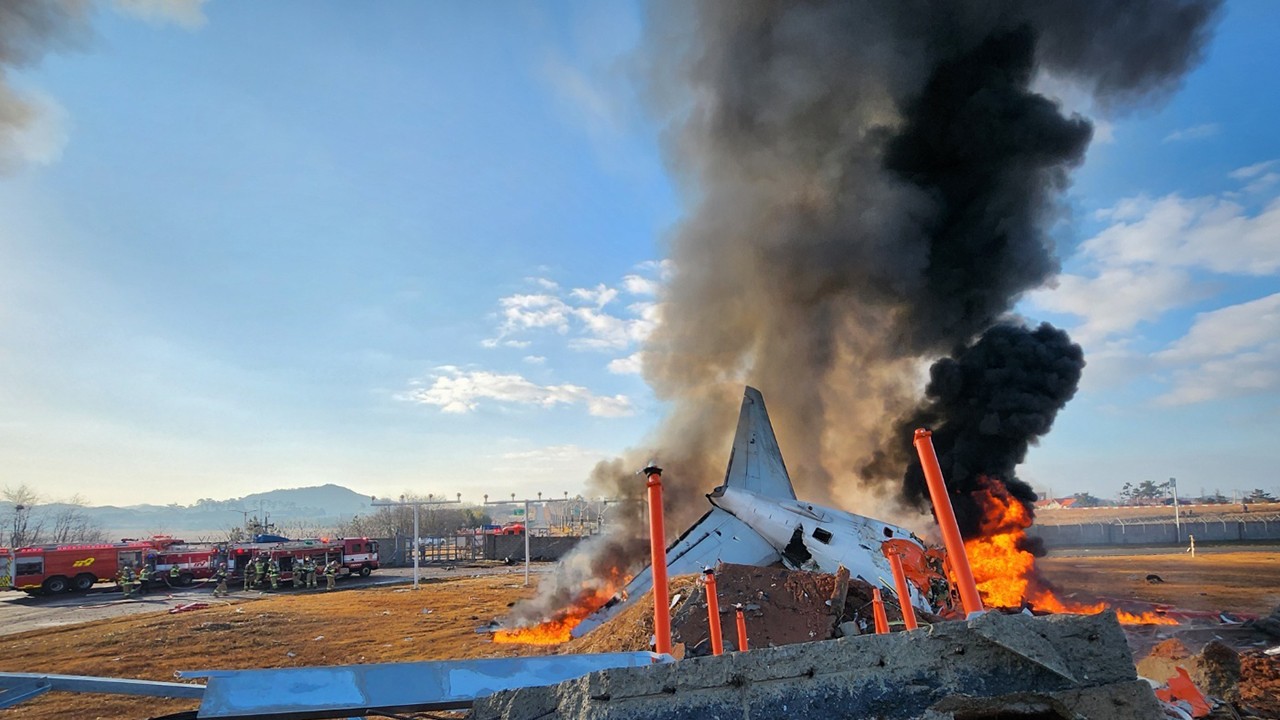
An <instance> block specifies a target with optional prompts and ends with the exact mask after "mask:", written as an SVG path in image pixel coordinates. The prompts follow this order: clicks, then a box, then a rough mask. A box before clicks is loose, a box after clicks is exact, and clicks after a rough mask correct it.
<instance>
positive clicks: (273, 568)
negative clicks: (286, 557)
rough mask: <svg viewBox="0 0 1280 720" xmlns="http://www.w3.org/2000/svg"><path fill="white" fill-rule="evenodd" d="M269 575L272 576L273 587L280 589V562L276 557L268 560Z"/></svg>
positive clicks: (273, 588)
mask: <svg viewBox="0 0 1280 720" xmlns="http://www.w3.org/2000/svg"><path fill="white" fill-rule="evenodd" d="M267 576H268V577H270V578H271V589H272V590H279V589H280V563H278V562H276V559H275V558H271V560H269V561H268V562H267Z"/></svg>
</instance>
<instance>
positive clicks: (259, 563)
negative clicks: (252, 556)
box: [253, 553, 267, 587]
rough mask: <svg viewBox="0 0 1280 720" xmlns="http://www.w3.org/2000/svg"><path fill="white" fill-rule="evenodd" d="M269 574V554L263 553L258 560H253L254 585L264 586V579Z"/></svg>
mask: <svg viewBox="0 0 1280 720" xmlns="http://www.w3.org/2000/svg"><path fill="white" fill-rule="evenodd" d="M266 575H267V554H266V553H262V554H261V555H259V556H258V559H257V560H254V561H253V584H254V587H262V581H263V580H264V579H265V578H266Z"/></svg>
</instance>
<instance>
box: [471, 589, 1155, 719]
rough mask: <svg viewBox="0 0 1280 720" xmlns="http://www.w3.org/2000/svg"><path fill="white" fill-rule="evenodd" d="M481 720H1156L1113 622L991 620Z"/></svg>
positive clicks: (593, 680)
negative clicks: (791, 719)
mask: <svg viewBox="0 0 1280 720" xmlns="http://www.w3.org/2000/svg"><path fill="white" fill-rule="evenodd" d="M472 717H473V718H476V719H477V720H553V719H555V718H583V719H594V718H599V719H602V720H603V719H608V720H683V719H684V718H688V719H689V720H694V719H695V718H697V719H702V718H707V719H714V718H734V719H735V720H737V719H738V718H742V719H744V720H752V719H753V718H778V717H794V718H809V717H812V718H885V719H890V718H892V719H899V718H901V719H903V720H907V719H915V718H918V719H920V720H961V719H964V720H977V719H980V718H994V717H1025V718H1042V719H1046V720H1047V719H1052V718H1063V719H1064V720H1077V719H1079V718H1085V719H1092V718H1098V719H1104V718H1121V717H1122V718H1126V719H1133V720H1145V719H1146V718H1153V719H1154V718H1161V717H1163V713H1162V712H1161V710H1160V707H1159V705H1158V704H1157V701H1156V699H1155V696H1154V695H1153V693H1152V690H1151V687H1150V685H1148V684H1147V683H1146V682H1145V681H1143V680H1140V679H1138V676H1137V673H1136V671H1135V669H1134V664H1133V658H1132V656H1131V655H1130V653H1129V649H1128V646H1127V644H1126V643H1125V638H1124V634H1123V632H1122V631H1121V629H1120V625H1119V623H1118V622H1117V621H1116V618H1115V616H1114V615H1113V614H1111V613H1104V614H1102V615H1095V616H1076V615H1060V616H1053V617H1038V618H1037V617H1030V616H1027V615H1002V614H998V613H987V614H985V615H982V616H978V617H975V618H973V619H971V620H968V621H955V622H945V623H938V624H935V625H932V626H931V627H924V628H921V629H919V630H916V631H913V632H909V633H908V632H898V633H891V634H887V635H859V636H856V637H845V638H840V639H836V640H825V641H820V642H809V643H802V644H796V645H785V646H781V647H774V648H767V647H766V648H760V649H758V650H755V649H753V650H751V651H750V652H746V653H728V654H725V655H723V656H720V657H701V658H692V659H686V660H684V661H682V662H678V663H674V664H670V665H655V666H652V667H647V668H628V669H622V670H610V671H603V672H596V673H592V674H590V675H587V676H585V677H582V678H578V679H576V680H571V681H567V682H564V683H560V684H559V685H554V686H549V687H537V688H525V689H521V690H514V691H507V692H502V693H498V694H496V695H493V696H491V697H489V698H485V699H483V700H480V701H479V702H477V703H476V706H475V708H474V710H473V712H472Z"/></svg>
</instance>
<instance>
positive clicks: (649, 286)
mask: <svg viewBox="0 0 1280 720" xmlns="http://www.w3.org/2000/svg"><path fill="white" fill-rule="evenodd" d="M622 287H624V288H626V290H627V292H629V293H631V294H632V295H657V294H658V281H657V280H654V279H653V278H647V277H642V276H640V275H628V276H626V277H624V278H622Z"/></svg>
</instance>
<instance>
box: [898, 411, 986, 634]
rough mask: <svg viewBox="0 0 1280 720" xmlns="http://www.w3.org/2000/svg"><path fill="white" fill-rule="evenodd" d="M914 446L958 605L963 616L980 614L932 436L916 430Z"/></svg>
mask: <svg viewBox="0 0 1280 720" xmlns="http://www.w3.org/2000/svg"><path fill="white" fill-rule="evenodd" d="M915 446H916V453H917V454H919V455H920V466H921V467H922V468H924V478H925V480H926V481H928V483H929V499H930V500H932V501H933V514H934V515H935V516H936V517H937V518H938V527H939V528H940V529H941V530H942V544H943V545H944V546H946V548H947V557H948V558H949V559H950V560H951V569H952V570H953V571H954V572H955V575H956V584H957V585H959V586H960V587H959V590H960V604H961V605H963V606H964V614H965V615H969V614H972V613H975V612H982V610H983V608H982V598H981V597H979V596H978V586H977V584H976V583H974V581H973V570H972V569H970V567H969V556H968V555H966V554H965V551H964V538H962V537H960V525H959V524H958V523H957V522H956V513H955V510H954V509H953V508H952V507H951V496H950V495H948V494H947V483H946V481H945V480H943V479H942V468H940V467H939V466H938V454H937V452H936V451H935V450H934V449H933V433H931V432H929V431H928V430H925V429H923V428H921V429H919V430H916V436H915Z"/></svg>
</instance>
